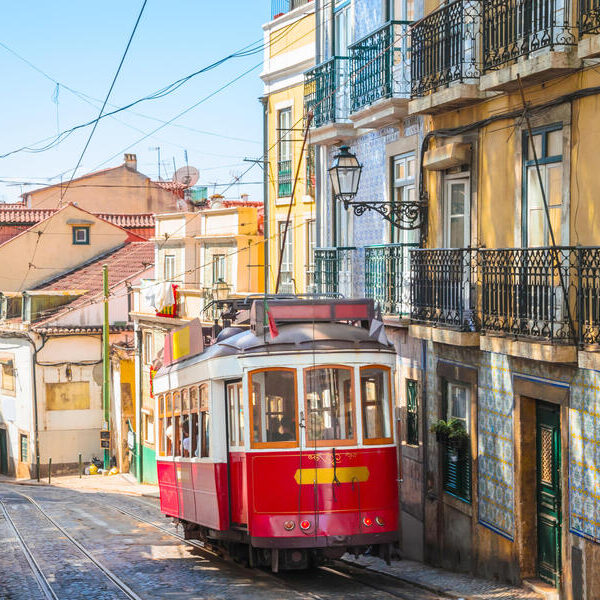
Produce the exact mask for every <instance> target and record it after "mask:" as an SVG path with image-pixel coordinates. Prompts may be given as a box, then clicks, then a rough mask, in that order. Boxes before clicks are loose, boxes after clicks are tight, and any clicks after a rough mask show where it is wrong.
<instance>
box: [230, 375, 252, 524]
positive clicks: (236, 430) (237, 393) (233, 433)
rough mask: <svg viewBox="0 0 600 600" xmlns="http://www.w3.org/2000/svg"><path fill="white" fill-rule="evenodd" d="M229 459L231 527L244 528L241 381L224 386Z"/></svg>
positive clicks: (246, 513)
mask: <svg viewBox="0 0 600 600" xmlns="http://www.w3.org/2000/svg"><path fill="white" fill-rule="evenodd" d="M225 385H226V396H227V424H228V437H227V439H228V442H229V444H228V445H229V447H228V448H227V452H228V455H229V456H228V458H229V494H230V499H231V503H230V506H231V526H232V527H236V528H242V529H244V528H246V527H247V524H248V504H247V501H246V494H245V490H246V453H245V450H244V444H245V439H244V396H243V393H242V381H241V380H236V381H229V382H227V383H226V384H225Z"/></svg>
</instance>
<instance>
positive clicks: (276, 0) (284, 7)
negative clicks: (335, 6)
mask: <svg viewBox="0 0 600 600" xmlns="http://www.w3.org/2000/svg"><path fill="white" fill-rule="evenodd" d="M309 2H312V0H271V19H276V18H277V17H280V16H281V15H284V14H285V13H289V12H290V11H292V10H294V9H295V8H298V7H299V6H303V5H304V4H308V3H309Z"/></svg>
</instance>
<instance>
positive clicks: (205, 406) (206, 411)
mask: <svg viewBox="0 0 600 600" xmlns="http://www.w3.org/2000/svg"><path fill="white" fill-rule="evenodd" d="M197 388H198V411H197V412H198V439H197V449H198V456H195V457H194V458H210V402H209V393H208V390H209V387H208V382H204V383H201V384H200V385H198V386H197ZM203 390H205V391H206V394H205V395H206V402H202V396H203V394H202V391H203ZM227 408H229V407H227ZM206 417H208V419H207V418H206ZM207 421H208V423H207ZM205 427H206V430H207V431H208V444H207V445H206V446H205V436H204V433H205V431H204V430H205ZM204 448H206V455H204V453H203V449H204Z"/></svg>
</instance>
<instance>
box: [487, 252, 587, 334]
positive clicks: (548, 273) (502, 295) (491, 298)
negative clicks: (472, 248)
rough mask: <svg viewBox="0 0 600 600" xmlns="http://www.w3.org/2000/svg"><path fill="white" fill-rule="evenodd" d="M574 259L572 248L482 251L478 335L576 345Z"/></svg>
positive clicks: (575, 267) (575, 275)
mask: <svg viewBox="0 0 600 600" xmlns="http://www.w3.org/2000/svg"><path fill="white" fill-rule="evenodd" d="M578 258H579V255H578V252H577V251H575V249H573V248H556V249H552V248H509V249H501V250H480V251H479V264H480V272H481V328H482V330H484V331H501V332H505V333H509V334H514V335H518V336H525V337H534V338H541V339H544V340H548V341H553V342H564V343H575V338H576V332H575V330H574V328H573V323H572V322H571V317H570V315H569V311H570V310H571V309H572V308H574V304H575V301H576V300H575V299H576V285H577V262H578ZM565 291H566V294H565Z"/></svg>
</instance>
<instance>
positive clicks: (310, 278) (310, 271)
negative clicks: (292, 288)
mask: <svg viewBox="0 0 600 600" xmlns="http://www.w3.org/2000/svg"><path fill="white" fill-rule="evenodd" d="M316 239H317V222H316V221H315V219H309V220H308V221H306V291H307V292H309V293H313V292H315V291H316V290H315V247H316V245H317V243H316Z"/></svg>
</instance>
